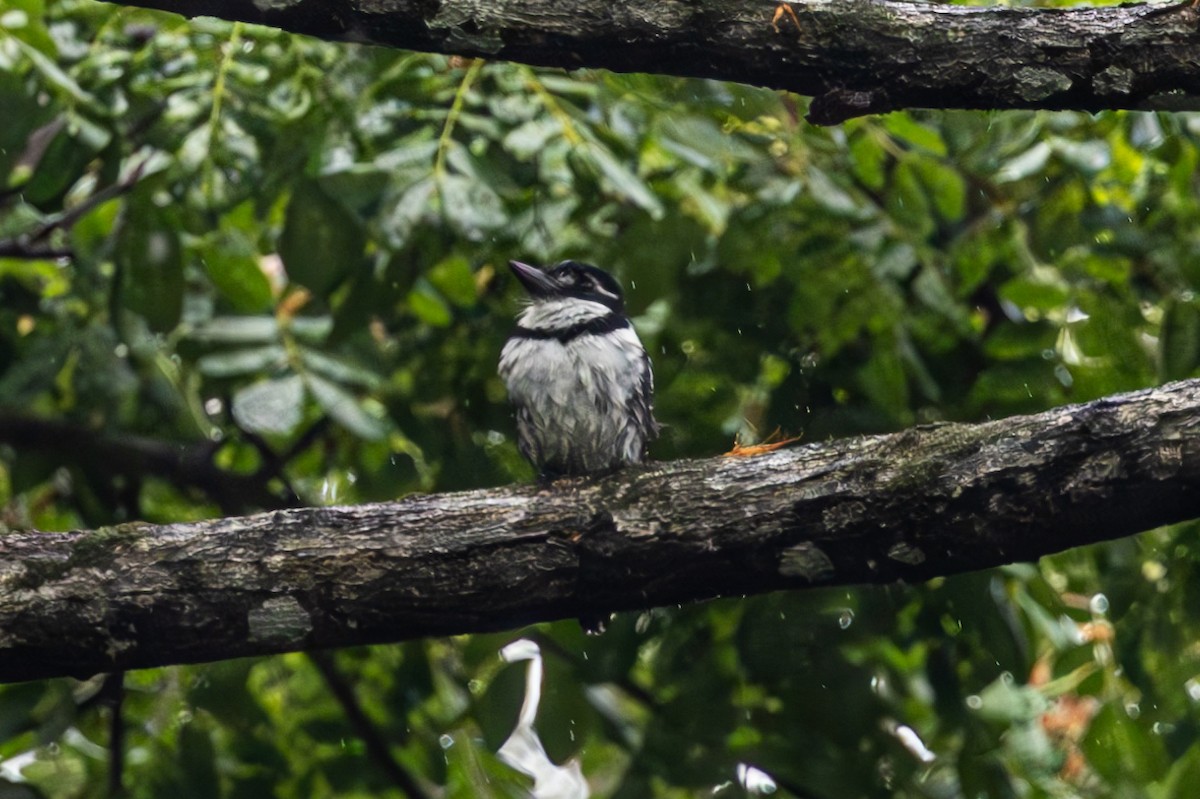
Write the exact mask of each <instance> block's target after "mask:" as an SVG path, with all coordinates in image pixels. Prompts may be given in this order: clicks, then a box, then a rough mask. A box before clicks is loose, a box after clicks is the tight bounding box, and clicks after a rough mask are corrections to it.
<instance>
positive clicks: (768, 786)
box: [737, 763, 775, 794]
mask: <svg viewBox="0 0 1200 799" xmlns="http://www.w3.org/2000/svg"><path fill="white" fill-rule="evenodd" d="M737 778H738V783H739V784H740V785H741V786H742V787H743V788H745V789H746V791H747V792H748V793H754V794H771V793H775V780H773V779H771V775H770V774H768V773H767V772H765V771H763V770H762V769H760V768H755V767H754V766H751V765H750V764H748V763H738V764H737Z"/></svg>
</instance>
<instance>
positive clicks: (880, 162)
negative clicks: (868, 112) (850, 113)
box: [850, 128, 887, 191]
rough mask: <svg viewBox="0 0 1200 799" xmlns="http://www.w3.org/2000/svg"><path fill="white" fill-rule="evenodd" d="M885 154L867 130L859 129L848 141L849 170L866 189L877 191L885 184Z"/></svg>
mask: <svg viewBox="0 0 1200 799" xmlns="http://www.w3.org/2000/svg"><path fill="white" fill-rule="evenodd" d="M886 160H887V152H886V151H885V150H884V149H883V146H882V145H881V144H880V143H879V141H878V139H877V138H876V137H875V136H874V135H872V134H871V130H870V129H869V128H864V129H861V130H860V131H859V132H858V134H857V135H855V136H854V138H853V139H851V141H850V168H851V169H852V170H853V171H854V174H855V175H857V176H858V179H859V180H861V181H862V182H863V185H865V186H867V188H870V189H875V190H876V191H878V190H879V189H882V188H883V186H884V183H886V182H887V175H886V173H885V172H884V164H885V162H886Z"/></svg>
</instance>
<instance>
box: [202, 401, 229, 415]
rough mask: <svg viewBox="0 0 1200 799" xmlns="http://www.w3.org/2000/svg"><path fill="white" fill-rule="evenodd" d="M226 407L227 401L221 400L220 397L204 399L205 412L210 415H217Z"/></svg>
mask: <svg viewBox="0 0 1200 799" xmlns="http://www.w3.org/2000/svg"><path fill="white" fill-rule="evenodd" d="M224 407H225V403H223V402H221V398H220V397H210V398H208V399H206V400H205V401H204V412H205V413H207V414H208V415H209V416H216V415H217V414H218V413H220V412H221V411H222V409H224Z"/></svg>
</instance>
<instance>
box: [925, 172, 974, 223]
mask: <svg viewBox="0 0 1200 799" xmlns="http://www.w3.org/2000/svg"><path fill="white" fill-rule="evenodd" d="M916 169H917V174H919V175H920V176H921V182H922V183H924V184H925V187H926V188H927V189H928V190H929V195H930V197H932V198H933V206H934V208H936V209H937V211H938V213H939V214H941V216H942V218H943V219H945V220H946V221H947V222H957V221H958V220H960V219H962V217H963V214H964V213H965V212H966V204H967V183H966V181H965V180H963V176H962V175H961V174H959V172H958V170H956V169H952V168H951V167H949V166H946V165H945V164H943V163H941V162H940V161H934V160H932V159H928V158H922V159H919V160H918V161H917V163H916Z"/></svg>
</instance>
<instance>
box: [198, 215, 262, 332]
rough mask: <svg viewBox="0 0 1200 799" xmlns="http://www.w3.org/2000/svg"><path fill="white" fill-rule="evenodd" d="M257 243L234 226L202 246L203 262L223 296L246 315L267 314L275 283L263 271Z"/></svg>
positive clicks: (213, 235) (206, 239)
mask: <svg viewBox="0 0 1200 799" xmlns="http://www.w3.org/2000/svg"><path fill="white" fill-rule="evenodd" d="M258 257H259V256H258V254H257V253H256V251H255V247H254V243H253V242H252V241H251V240H250V238H249V237H248V236H246V234H244V233H242V231H240V230H238V229H236V228H233V227H228V226H227V227H223V228H222V230H220V231H218V232H216V233H213V234H211V235H209V236H207V237H206V238H205V239H204V240H203V242H202V244H201V245H200V252H199V261H200V263H201V264H202V265H203V266H204V271H205V272H206V273H207V274H208V277H209V280H211V281H212V282H213V285H214V286H215V287H216V288H217V291H219V292H221V296H222V297H224V298H225V300H226V301H227V302H228V303H229V304H230V305H231V306H232V307H233V308H234V310H237V311H240V312H242V313H256V312H260V311H265V310H267V309H268V308H270V306H271V302H272V299H273V298H272V294H271V281H270V280H268V279H267V276H266V274H264V273H263V270H262V269H261V268H259V265H258Z"/></svg>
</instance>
